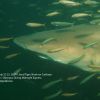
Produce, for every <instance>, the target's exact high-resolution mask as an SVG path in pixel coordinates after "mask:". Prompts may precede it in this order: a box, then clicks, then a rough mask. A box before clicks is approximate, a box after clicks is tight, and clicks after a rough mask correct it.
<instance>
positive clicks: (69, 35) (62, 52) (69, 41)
mask: <svg viewBox="0 0 100 100" xmlns="http://www.w3.org/2000/svg"><path fill="white" fill-rule="evenodd" d="M14 42H15V43H16V44H17V45H19V46H20V47H22V48H24V49H27V50H30V51H35V52H37V53H39V54H40V55H39V56H40V57H41V58H42V59H52V60H54V61H56V62H60V63H63V64H72V65H75V66H76V67H78V68H80V69H82V70H84V71H90V72H93V71H96V72H98V71H100V27H99V25H77V26H72V27H70V28H64V29H58V30H50V31H43V32H38V33H35V34H30V35H25V36H21V37H17V38H15V39H14ZM43 55H44V56H43Z"/></svg>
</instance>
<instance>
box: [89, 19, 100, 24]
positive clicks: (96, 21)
mask: <svg viewBox="0 0 100 100" xmlns="http://www.w3.org/2000/svg"><path fill="white" fill-rule="evenodd" d="M90 24H94V25H100V19H94V20H92V21H90Z"/></svg>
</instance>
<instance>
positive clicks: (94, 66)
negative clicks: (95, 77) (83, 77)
mask: <svg viewBox="0 0 100 100" xmlns="http://www.w3.org/2000/svg"><path fill="white" fill-rule="evenodd" d="M89 67H91V68H93V69H100V66H98V65H94V64H90V65H89Z"/></svg>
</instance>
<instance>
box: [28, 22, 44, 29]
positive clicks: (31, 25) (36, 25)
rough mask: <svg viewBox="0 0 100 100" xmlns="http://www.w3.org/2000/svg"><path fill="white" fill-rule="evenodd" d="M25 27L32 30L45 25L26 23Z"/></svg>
mask: <svg viewBox="0 0 100 100" xmlns="http://www.w3.org/2000/svg"><path fill="white" fill-rule="evenodd" d="M26 26H28V27H32V28H37V27H44V26H45V24H42V23H36V22H28V23H26Z"/></svg>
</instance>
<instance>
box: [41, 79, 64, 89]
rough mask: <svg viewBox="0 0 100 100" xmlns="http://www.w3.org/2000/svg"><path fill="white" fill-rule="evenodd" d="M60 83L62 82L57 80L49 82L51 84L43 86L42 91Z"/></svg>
mask: <svg viewBox="0 0 100 100" xmlns="http://www.w3.org/2000/svg"><path fill="white" fill-rule="evenodd" d="M62 81H63V80H62V79H58V80H54V81H51V82H49V83H47V84H45V85H43V87H42V89H48V88H50V87H51V86H53V85H55V84H57V83H60V82H62Z"/></svg>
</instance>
